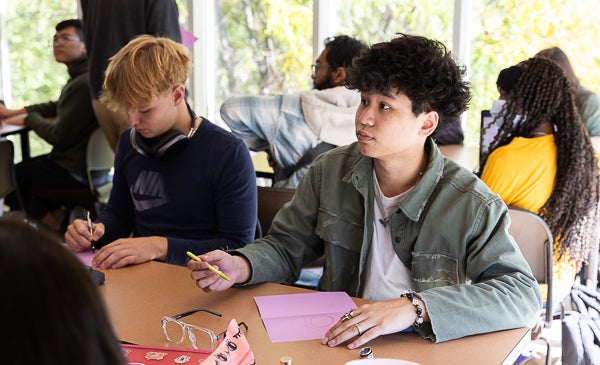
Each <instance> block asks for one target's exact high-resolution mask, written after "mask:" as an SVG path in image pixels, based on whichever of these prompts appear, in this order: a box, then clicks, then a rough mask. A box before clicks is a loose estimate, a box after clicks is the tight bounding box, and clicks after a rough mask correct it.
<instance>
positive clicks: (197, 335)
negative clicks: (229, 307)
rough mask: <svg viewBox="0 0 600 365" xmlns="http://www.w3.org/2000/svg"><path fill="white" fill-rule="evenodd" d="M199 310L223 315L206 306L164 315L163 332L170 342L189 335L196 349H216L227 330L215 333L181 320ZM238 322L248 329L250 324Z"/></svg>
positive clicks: (182, 339)
mask: <svg viewBox="0 0 600 365" xmlns="http://www.w3.org/2000/svg"><path fill="white" fill-rule="evenodd" d="M197 312H206V313H210V314H212V315H214V316H217V317H221V316H222V314H221V313H218V312H214V311H211V310H209V309H204V308H197V309H192V310H189V311H187V312H183V313H179V314H176V315H174V316H164V317H163V319H162V321H161V322H162V328H163V332H164V334H165V337H166V338H167V340H168V341H169V342H173V343H176V344H180V343H182V342H183V341H184V340H185V337H186V335H187V338H188V339H189V341H190V344H191V345H192V347H193V348H194V349H200V350H209V351H212V350H214V349H215V347H216V345H217V343H218V342H219V340H220V339H222V338H223V337H224V336H225V333H226V332H227V331H223V332H221V333H219V334H215V333H214V332H213V331H212V330H211V329H208V328H205V327H201V326H196V325H193V324H189V323H186V322H183V321H180V320H179V319H180V318H183V317H187V316H189V315H191V314H194V313H197ZM238 324H239V325H240V326H241V327H243V328H244V329H245V331H247V330H248V326H247V325H246V324H245V323H244V322H239V323H238Z"/></svg>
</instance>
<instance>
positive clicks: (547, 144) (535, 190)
mask: <svg viewBox="0 0 600 365" xmlns="http://www.w3.org/2000/svg"><path fill="white" fill-rule="evenodd" d="M556 155H557V152H556V144H555V143H554V135H553V134H549V135H547V136H542V137H537V138H523V137H515V138H514V139H513V140H512V141H511V142H510V143H509V144H507V145H505V146H502V147H498V148H497V149H495V150H494V151H493V152H492V153H491V154H490V155H489V157H488V160H487V161H486V163H485V166H484V168H483V172H482V174H481V180H483V182H485V183H486V184H487V185H488V186H489V187H490V189H491V190H492V191H493V192H495V193H496V194H498V195H500V197H502V200H504V202H505V203H506V205H509V206H513V207H517V208H521V209H526V210H529V211H531V212H533V213H535V214H539V213H540V209H541V208H542V207H543V206H544V204H546V201H547V200H548V199H549V198H550V195H552V191H553V190H554V184H555V178H556V170H557V165H556V159H557V157H556ZM554 247H555V250H554V265H553V268H552V271H553V283H554V285H553V286H552V288H553V292H554V295H553V297H554V298H555V300H553V303H554V304H558V300H562V299H563V298H564V297H566V296H567V295H568V294H569V291H570V289H571V286H572V285H573V281H574V280H575V274H576V272H575V270H576V267H575V263H574V262H573V261H572V260H570V259H569V258H568V257H567V256H568V255H564V256H563V258H562V259H561V260H560V262H559V261H557V257H558V254H557V251H556V245H554ZM542 289H543V293H542V295H543V297H544V301H545V298H546V290H545V288H542Z"/></svg>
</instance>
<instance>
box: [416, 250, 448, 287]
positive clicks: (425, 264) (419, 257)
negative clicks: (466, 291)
mask: <svg viewBox="0 0 600 365" xmlns="http://www.w3.org/2000/svg"><path fill="white" fill-rule="evenodd" d="M411 271H412V276H413V279H414V281H415V284H416V285H417V288H418V290H419V291H422V290H426V289H431V288H435V287H438V286H447V285H455V284H458V282H459V275H458V260H457V259H456V258H454V257H451V256H447V255H442V254H437V253H434V254H431V253H422V252H413V258H412V269H411Z"/></svg>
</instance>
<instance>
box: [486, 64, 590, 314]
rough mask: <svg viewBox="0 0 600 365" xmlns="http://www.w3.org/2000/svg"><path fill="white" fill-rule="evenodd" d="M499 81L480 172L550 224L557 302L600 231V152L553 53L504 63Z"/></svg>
mask: <svg viewBox="0 0 600 365" xmlns="http://www.w3.org/2000/svg"><path fill="white" fill-rule="evenodd" d="M497 85H498V90H499V92H500V99H501V100H498V101H495V102H494V105H493V106H492V109H491V111H492V113H493V114H495V122H496V123H497V125H498V126H499V131H498V134H497V135H496V137H495V138H494V140H493V141H492V142H491V145H490V148H489V151H491V152H489V153H488V155H484V156H482V159H481V161H480V168H479V171H480V173H481V179H482V180H483V181H484V182H485V183H486V184H487V185H488V186H489V187H490V189H491V190H492V191H494V192H496V193H497V194H499V195H500V196H501V197H502V199H503V200H504V201H505V202H506V204H507V205H508V206H515V207H518V208H522V209H526V210H529V211H532V212H534V213H536V214H539V215H540V216H541V217H542V218H543V219H544V221H546V223H547V224H548V226H549V227H550V230H551V231H552V233H553V235H554V238H555V242H554V268H553V272H554V283H555V285H553V290H554V293H556V294H555V295H554V296H555V300H554V303H557V302H558V301H559V300H561V299H563V298H564V297H565V296H566V295H567V294H568V292H569V289H570V288H571V286H572V284H573V281H574V279H575V275H576V273H577V272H578V271H579V270H580V269H581V265H582V264H583V263H585V262H586V261H587V260H588V258H589V256H590V254H591V253H592V252H593V251H592V250H593V249H595V242H596V240H597V239H598V238H597V228H598V201H599V197H600V178H599V171H598V160H597V158H596V155H595V153H594V148H593V145H592V142H591V140H590V137H589V135H588V133H587V131H586V129H585V126H584V125H583V122H582V121H581V118H580V116H579V113H578V112H577V109H576V106H575V101H574V96H573V93H572V92H571V89H570V85H569V81H568V79H567V77H566V76H565V74H564V72H563V71H562V69H561V68H560V67H559V66H558V64H556V63H555V62H554V61H551V60H549V59H547V58H542V57H534V58H530V59H529V60H527V61H524V62H521V63H519V64H518V65H516V66H512V67H509V68H507V69H504V70H502V71H501V72H500V74H499V76H498V81H497Z"/></svg>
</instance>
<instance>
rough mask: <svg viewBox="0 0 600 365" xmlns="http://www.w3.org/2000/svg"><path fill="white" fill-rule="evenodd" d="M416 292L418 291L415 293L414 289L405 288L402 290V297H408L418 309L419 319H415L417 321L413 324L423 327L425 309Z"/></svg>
mask: <svg viewBox="0 0 600 365" xmlns="http://www.w3.org/2000/svg"><path fill="white" fill-rule="evenodd" d="M416 294H417V293H415V292H414V291H412V290H405V291H403V292H402V294H400V298H403V297H407V298H408V300H410V301H411V303H412V305H414V306H415V309H416V311H417V319H416V320H415V323H413V326H414V327H416V328H419V327H421V324H423V309H422V308H421V306H420V305H419V301H418V300H417V298H416Z"/></svg>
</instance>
